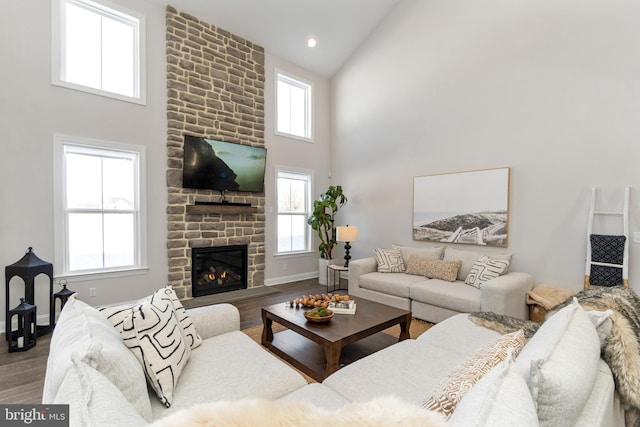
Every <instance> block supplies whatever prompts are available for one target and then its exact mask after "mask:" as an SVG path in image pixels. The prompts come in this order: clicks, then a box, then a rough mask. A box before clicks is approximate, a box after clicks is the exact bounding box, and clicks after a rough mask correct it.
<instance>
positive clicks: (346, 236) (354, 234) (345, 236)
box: [336, 225, 358, 242]
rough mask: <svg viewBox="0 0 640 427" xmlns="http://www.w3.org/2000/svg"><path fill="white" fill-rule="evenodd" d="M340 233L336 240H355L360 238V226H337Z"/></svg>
mask: <svg viewBox="0 0 640 427" xmlns="http://www.w3.org/2000/svg"><path fill="white" fill-rule="evenodd" d="M337 230H338V233H337V236H336V240H337V241H338V242H355V241H356V240H358V227H349V226H348V225H347V226H344V227H337Z"/></svg>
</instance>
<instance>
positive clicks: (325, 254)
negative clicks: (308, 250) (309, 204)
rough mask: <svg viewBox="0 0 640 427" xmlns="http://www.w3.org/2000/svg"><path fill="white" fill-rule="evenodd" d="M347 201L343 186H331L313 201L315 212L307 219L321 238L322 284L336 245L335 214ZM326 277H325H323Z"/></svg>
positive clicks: (325, 281) (320, 265)
mask: <svg viewBox="0 0 640 427" xmlns="http://www.w3.org/2000/svg"><path fill="white" fill-rule="evenodd" d="M346 203H347V197H346V196H345V195H344V193H343V192H342V186H340V185H337V186H333V185H332V186H330V187H329V188H328V189H327V191H325V192H324V193H322V194H321V195H320V198H319V199H318V200H314V202H313V213H312V214H311V216H310V217H309V219H307V224H309V225H310V226H311V228H312V229H313V230H314V231H315V232H316V233H318V237H319V238H320V245H319V246H318V250H319V251H320V264H319V268H320V278H319V281H320V284H323V285H324V284H326V283H327V265H328V264H329V262H330V261H331V259H332V258H331V253H332V251H333V248H334V247H335V246H336V244H337V242H336V228H335V226H334V222H335V216H336V213H338V210H339V209H340V208H341V207H342V206H344V205H345V204H346ZM323 278H324V279H323Z"/></svg>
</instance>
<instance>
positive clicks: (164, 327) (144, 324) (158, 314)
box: [120, 299, 191, 407]
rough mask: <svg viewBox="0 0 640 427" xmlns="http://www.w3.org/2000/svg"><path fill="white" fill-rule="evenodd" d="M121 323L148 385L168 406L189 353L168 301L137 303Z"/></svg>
mask: <svg viewBox="0 0 640 427" xmlns="http://www.w3.org/2000/svg"><path fill="white" fill-rule="evenodd" d="M120 325H121V329H120V333H121V334H122V338H123V340H124V343H125V345H126V346H127V347H129V349H130V350H131V351H132V352H133V354H134V355H135V356H136V358H137V359H138V361H139V362H140V364H141V365H142V366H143V367H144V372H145V375H146V376H147V380H148V382H149V385H150V386H151V387H152V388H153V389H154V391H155V392H156V394H157V395H158V397H159V398H160V400H161V401H162V403H163V404H164V405H165V406H167V407H169V406H171V402H172V400H173V390H174V388H175V386H176V384H177V382H178V378H179V377H180V374H181V373H182V370H183V369H184V366H185V365H186V364H187V361H188V360H189V356H190V355H191V348H190V347H189V344H188V343H187V340H186V339H185V336H184V332H183V330H182V328H181V327H180V324H179V322H178V319H177V317H176V313H175V312H174V311H173V307H172V306H171V302H170V301H168V300H166V299H162V300H160V299H154V300H152V301H149V302H144V303H142V304H137V305H135V306H134V307H133V311H132V313H131V314H130V315H129V316H127V317H126V318H125V319H124V320H123V321H122V323H121V324H120Z"/></svg>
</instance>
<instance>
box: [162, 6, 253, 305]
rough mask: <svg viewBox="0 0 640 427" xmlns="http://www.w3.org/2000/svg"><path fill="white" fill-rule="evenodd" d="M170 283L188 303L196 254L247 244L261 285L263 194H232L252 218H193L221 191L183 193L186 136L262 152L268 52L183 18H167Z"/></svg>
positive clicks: (179, 15)
mask: <svg viewBox="0 0 640 427" xmlns="http://www.w3.org/2000/svg"><path fill="white" fill-rule="evenodd" d="M166 30H167V32H166V37H167V40H166V42H167V90H168V93H167V125H168V126H167V150H168V164H167V187H168V206H167V216H168V241H167V247H168V254H169V284H170V285H172V286H173V287H174V289H175V290H176V293H177V294H178V296H179V297H180V298H188V297H191V248H193V247H207V246H225V245H244V244H246V245H248V253H249V265H248V272H249V277H248V287H250V288H251V287H256V286H261V285H264V258H265V256H264V220H265V215H264V205H265V198H264V194H263V193H235V192H229V193H227V199H228V200H230V201H232V202H239V203H251V205H252V206H254V207H257V208H258V209H257V213H254V214H233V215H229V214H224V215H223V214H206V215H193V214H188V213H187V209H186V207H187V206H188V205H192V204H194V201H195V200H198V201H219V200H220V194H219V192H213V191H210V190H192V189H183V188H182V162H183V143H184V135H185V134H189V135H195V136H202V137H207V138H211V139H218V140H221V141H229V142H235V143H240V144H246V145H253V146H260V147H263V146H264V80H265V77H264V49H263V48H262V47H261V46H258V45H256V44H254V43H251V42H250V41H248V40H245V39H243V38H242V37H238V36H236V35H235V34H231V33H229V32H228V31H225V30H223V29H221V28H217V27H215V26H213V25H210V24H208V23H206V22H202V21H200V20H199V19H197V18H195V17H193V16H191V15H188V14H186V13H182V12H179V11H178V10H176V9H174V8H173V7H171V6H168V7H167V13H166Z"/></svg>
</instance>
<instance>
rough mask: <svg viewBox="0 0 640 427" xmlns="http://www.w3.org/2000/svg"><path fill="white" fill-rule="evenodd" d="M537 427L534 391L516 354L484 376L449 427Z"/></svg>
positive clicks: (468, 395)
mask: <svg viewBox="0 0 640 427" xmlns="http://www.w3.org/2000/svg"><path fill="white" fill-rule="evenodd" d="M514 425H517V426H518V427H537V426H538V415H537V413H536V407H535V405H534V404H533V400H532V398H531V392H530V391H529V387H527V383H526V382H525V381H524V379H523V378H522V376H521V375H520V372H519V371H518V368H517V367H516V364H515V354H514V352H513V351H511V352H510V354H509V356H507V358H506V360H505V361H504V362H502V363H501V364H499V365H498V366H496V367H495V368H493V369H492V370H491V371H490V372H489V373H488V374H487V375H485V376H484V377H482V379H481V380H480V381H478V384H476V385H475V386H473V388H472V389H471V390H470V391H469V393H467V395H466V396H464V398H463V399H462V400H461V401H460V403H459V404H458V406H457V407H456V409H455V411H454V412H453V415H451V418H449V426H450V427H486V426H491V427H511V426H514Z"/></svg>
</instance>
